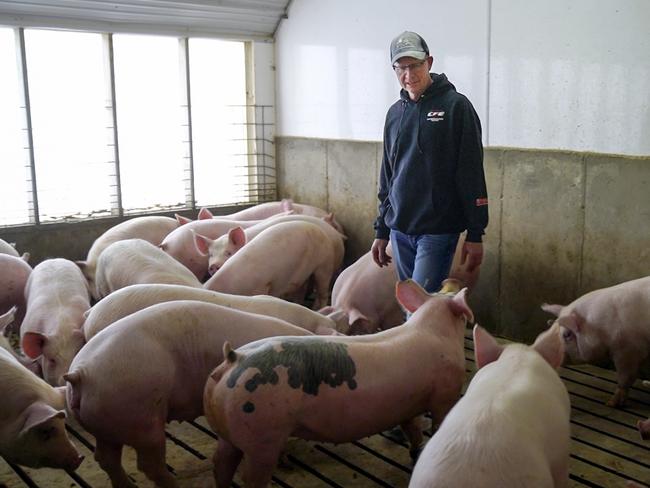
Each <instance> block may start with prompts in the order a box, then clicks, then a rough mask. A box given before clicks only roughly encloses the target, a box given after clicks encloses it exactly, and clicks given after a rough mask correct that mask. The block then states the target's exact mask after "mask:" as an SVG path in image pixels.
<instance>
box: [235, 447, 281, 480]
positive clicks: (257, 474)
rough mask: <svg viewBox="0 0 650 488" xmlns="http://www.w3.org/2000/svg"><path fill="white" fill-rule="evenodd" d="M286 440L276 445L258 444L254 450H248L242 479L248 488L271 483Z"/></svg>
mask: <svg viewBox="0 0 650 488" xmlns="http://www.w3.org/2000/svg"><path fill="white" fill-rule="evenodd" d="M285 440H286V439H285ZM285 440H283V441H282V442H279V443H275V444H274V445H271V444H268V443H265V444H263V445H258V446H256V447H255V448H254V452H246V454H245V456H244V466H243V469H242V479H243V480H244V485H245V486H246V488H266V487H267V486H268V485H269V483H271V477H272V476H273V471H275V468H276V466H277V464H278V460H279V459H280V454H281V453H282V449H283V448H284V445H285Z"/></svg>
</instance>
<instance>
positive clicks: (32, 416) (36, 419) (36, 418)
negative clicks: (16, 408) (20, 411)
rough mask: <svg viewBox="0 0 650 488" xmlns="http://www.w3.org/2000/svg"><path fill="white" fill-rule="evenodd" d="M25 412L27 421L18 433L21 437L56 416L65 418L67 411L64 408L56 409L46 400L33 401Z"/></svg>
mask: <svg viewBox="0 0 650 488" xmlns="http://www.w3.org/2000/svg"><path fill="white" fill-rule="evenodd" d="M25 414H26V415H25V423H24V424H23V427H22V429H21V430H20V434H18V435H19V436H20V437H22V436H24V435H26V434H28V433H29V431H31V430H32V429H35V428H38V427H39V426H40V425H43V424H44V423H45V422H48V421H49V420H52V419H54V418H62V419H64V418H65V412H64V411H63V410H55V409H54V408H52V407H51V406H49V405H48V404H47V403H44V402H34V403H32V404H31V405H30V406H29V407H27V410H26V411H25Z"/></svg>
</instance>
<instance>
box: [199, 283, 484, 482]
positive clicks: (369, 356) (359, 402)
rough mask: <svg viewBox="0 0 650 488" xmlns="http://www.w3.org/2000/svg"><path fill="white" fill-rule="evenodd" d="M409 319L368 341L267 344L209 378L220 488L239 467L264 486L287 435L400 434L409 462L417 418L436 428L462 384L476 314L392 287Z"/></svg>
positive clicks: (418, 436) (458, 301)
mask: <svg viewBox="0 0 650 488" xmlns="http://www.w3.org/2000/svg"><path fill="white" fill-rule="evenodd" d="M396 294H397V297H398V299H399V301H400V303H401V304H402V305H403V306H404V307H405V308H406V309H407V310H408V311H409V312H412V313H413V315H411V317H410V318H409V320H408V321H407V322H406V323H405V324H404V325H401V326H399V327H394V328H392V329H389V330H386V331H383V332H378V333H376V334H370V335H359V336H352V337H349V336H348V337H346V336H327V337H324V336H322V337H308V338H287V337H284V338H283V337H279V338H272V339H264V340H260V341H257V342H254V343H251V344H248V345H246V346H244V347H241V348H239V349H237V350H232V348H230V347H229V345H224V357H225V358H226V360H225V361H224V362H223V363H222V364H221V365H219V367H218V368H216V369H215V371H214V372H213V373H212V374H211V375H210V378H209V379H208V381H207V383H206V386H205V391H204V396H203V401H204V410H205V416H206V418H207V420H208V422H209V424H210V426H211V427H212V429H213V430H214V431H215V432H216V433H217V434H218V436H219V442H218V445H217V450H216V453H215V457H214V469H215V480H216V485H217V487H218V488H224V487H227V486H230V483H231V481H232V478H233V475H234V473H235V471H236V469H237V466H238V465H239V463H240V462H241V460H242V458H243V459H244V464H243V472H242V476H243V479H244V482H245V484H246V486H247V487H248V488H258V487H264V486H267V484H268V483H269V482H270V480H271V475H272V473H273V470H274V469H275V466H276V463H277V461H278V458H279V455H280V452H281V451H282V449H283V447H284V445H285V443H286V441H287V439H288V438H289V437H290V436H296V437H300V438H302V439H307V440H316V441H322V442H333V443H342V442H350V441H354V440H357V439H361V438H362V437H366V436H368V435H372V434H376V433H378V432H381V431H383V430H386V429H388V428H390V427H393V426H395V425H401V426H402V428H403V429H404V431H405V433H406V435H407V437H408V438H409V441H410V444H411V454H412V455H413V454H415V453H416V452H417V450H418V448H419V446H420V444H421V443H422V440H423V436H422V431H421V429H420V427H419V425H417V419H418V416H419V415H421V414H423V413H425V412H426V411H430V412H431V414H432V419H433V422H434V423H439V422H440V421H442V419H443V418H444V416H445V415H446V413H447V412H448V411H449V409H450V408H451V407H452V406H453V404H454V403H455V402H456V401H457V400H458V398H459V397H460V392H461V388H462V385H463V382H464V380H465V354H464V337H465V336H464V333H465V324H466V321H467V319H470V320H472V319H473V316H472V312H471V310H470V309H469V307H468V306H467V303H466V302H465V291H464V290H461V291H460V292H459V293H458V294H456V295H455V296H454V297H447V296H442V295H429V294H428V293H426V291H424V289H422V288H421V287H420V286H419V285H418V284H417V283H415V282H414V281H411V280H407V281H405V282H401V283H398V284H397V286H396Z"/></svg>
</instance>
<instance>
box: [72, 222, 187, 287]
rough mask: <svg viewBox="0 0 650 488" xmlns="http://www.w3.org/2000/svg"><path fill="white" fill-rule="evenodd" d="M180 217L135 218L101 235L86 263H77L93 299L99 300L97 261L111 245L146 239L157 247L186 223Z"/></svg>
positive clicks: (91, 249)
mask: <svg viewBox="0 0 650 488" xmlns="http://www.w3.org/2000/svg"><path fill="white" fill-rule="evenodd" d="M185 221H186V220H184V219H182V218H181V217H180V216H179V217H178V218H176V219H173V218H171V217H164V216H158V215H147V216H143V217H134V218H132V219H129V220H125V221H124V222H120V223H119V224H117V225H115V226H113V227H111V228H110V229H108V230H107V231H106V232H104V233H103V234H102V235H100V236H99V237H98V238H97V239H95V242H93V245H92V246H91V247H90V250H89V251H88V254H87V256H86V259H85V261H76V264H77V266H79V268H81V271H82V272H83V274H84V276H85V277H86V279H87V280H88V289H89V290H90V293H91V295H92V297H93V298H94V299H95V300H98V299H99V298H100V297H98V296H97V294H96V293H97V292H96V290H97V287H96V285H95V274H96V268H97V261H98V259H99V256H100V255H101V253H102V252H103V251H104V249H106V248H107V247H108V246H109V245H110V244H112V243H114V242H117V241H121V240H123V239H135V238H137V239H144V240H145V241H148V242H150V243H152V244H153V245H155V246H157V245H158V244H160V243H161V242H162V241H163V239H164V238H165V237H166V236H167V234H169V233H170V232H171V231H173V230H174V229H176V228H177V227H179V226H180V225H182V224H183V223H185Z"/></svg>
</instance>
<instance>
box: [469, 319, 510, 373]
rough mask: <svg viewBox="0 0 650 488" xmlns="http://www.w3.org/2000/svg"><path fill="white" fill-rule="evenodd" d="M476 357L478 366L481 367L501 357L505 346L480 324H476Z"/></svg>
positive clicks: (474, 333) (474, 332)
mask: <svg viewBox="0 0 650 488" xmlns="http://www.w3.org/2000/svg"><path fill="white" fill-rule="evenodd" d="M473 335H474V358H475V360H476V367H477V368H478V369H481V368H482V367H483V366H485V365H486V364H490V363H491V362H493V361H496V360H497V359H499V356H501V353H502V352H503V349H504V346H502V345H501V344H499V343H498V342H497V341H496V339H495V338H494V337H492V335H491V334H490V333H489V332H488V331H487V330H485V329H484V328H483V327H481V326H480V325H478V324H476V325H475V326H474V331H473Z"/></svg>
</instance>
